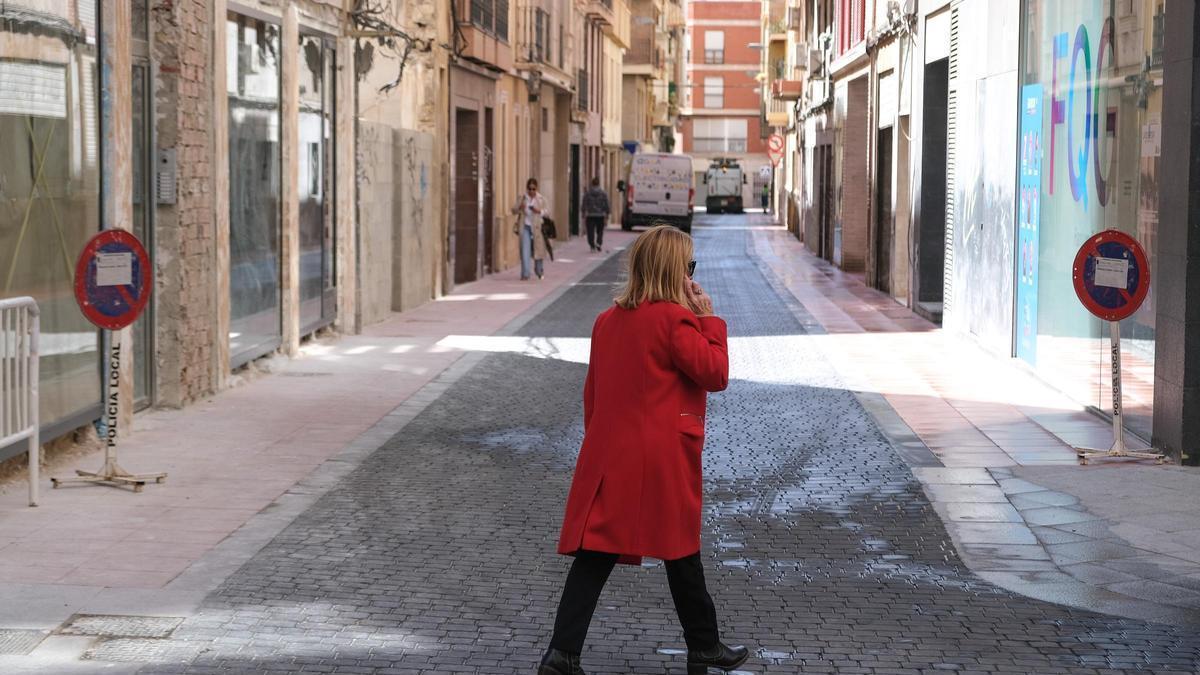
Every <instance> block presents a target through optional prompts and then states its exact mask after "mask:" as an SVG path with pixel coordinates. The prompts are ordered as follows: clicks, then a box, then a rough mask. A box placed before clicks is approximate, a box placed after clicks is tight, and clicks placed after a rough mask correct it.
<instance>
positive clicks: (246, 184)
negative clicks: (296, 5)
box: [226, 12, 282, 367]
mask: <svg viewBox="0 0 1200 675" xmlns="http://www.w3.org/2000/svg"><path fill="white" fill-rule="evenodd" d="M226 30H227V31H228V37H227V43H226V44H227V49H228V53H227V58H228V69H229V77H228V79H227V92H228V95H229V280H230V283H229V286H230V288H229V291H230V297H229V310H230V332H229V353H230V362H231V366H233V367H237V366H238V365H241V364H243V363H245V362H247V361H249V360H251V359H254V358H256V357H258V356H262V355H263V354H266V353H268V352H270V351H272V350H274V349H276V348H277V347H278V346H279V344H280V341H281V337H282V323H281V315H280V301H281V296H280V169H281V167H280V153H279V129H280V124H281V119H280V107H279V86H280V80H279V55H280V52H279V49H280V39H279V26H277V25H275V24H272V23H269V22H266V21H261V20H259V19H252V18H249V17H246V16H242V15H239V14H236V13H233V12H230V13H229V16H228V20H227V23H226Z"/></svg>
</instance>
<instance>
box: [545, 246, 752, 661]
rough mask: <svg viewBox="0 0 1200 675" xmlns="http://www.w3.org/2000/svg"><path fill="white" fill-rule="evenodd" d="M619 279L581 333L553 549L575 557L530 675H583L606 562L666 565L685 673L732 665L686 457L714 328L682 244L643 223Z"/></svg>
mask: <svg viewBox="0 0 1200 675" xmlns="http://www.w3.org/2000/svg"><path fill="white" fill-rule="evenodd" d="M628 265H629V279H628V282H627V283H626V285H625V288H624V290H623V291H622V292H621V294H620V295H619V296H618V297H617V298H616V304H615V306H613V307H611V308H609V309H608V310H607V311H605V312H604V313H602V314H601V315H600V316H599V317H598V318H597V319H596V323H595V326H594V327H593V328H592V347H591V359H590V362H589V365H588V371H587V378H586V379H585V381H584V385H583V424H584V438H583V447H582V449H581V450H580V451H579V460H578V461H577V463H576V465H575V477H574V480H573V481H572V482H571V491H570V495H569V496H568V497H567V507H566V514H565V516H564V517H563V524H562V532H561V534H560V537H559V542H558V552H559V553H562V554H565V555H571V556H574V557H575V560H574V562H573V563H572V564H571V570H570V572H568V573H567V579H566V585H565V587H564V588H563V594H562V600H561V601H560V602H559V605H558V616H557V618H556V619H555V621H554V635H553V637H552V638H551V640H550V648H549V649H548V650H547V651H546V655H545V656H544V657H543V658H542V662H541V666H540V668H539V670H538V675H583V672H584V671H583V669H582V668H581V666H580V653H581V652H582V651H583V642H584V638H585V637H586V635H587V630H588V625H589V624H590V623H591V620H592V614H593V612H594V611H595V609H596V602H597V600H599V598H600V591H601V590H602V589H603V588H604V583H605V582H606V581H607V580H608V575H609V573H611V572H612V570H613V567H614V566H615V565H616V564H617V563H626V564H631V565H637V564H640V563H641V559H642V557H643V556H645V557H651V558H658V559H660V560H663V561H664V562H665V563H666V569H667V583H668V585H669V587H670V589H671V597H672V599H673V600H674V602H675V611H676V612H677V613H678V615H679V622H680V624H682V626H683V637H684V641H685V642H686V643H687V663H688V669H687V672H688V675H704V674H705V673H707V672H708V668H709V667H714V668H719V669H722V670H725V671H729V670H732V669H734V668H737V667H738V666H740V665H741V664H742V663H744V662H745V661H746V658H747V656H748V655H749V654H748V652H747V650H746V648H745V647H728V646H726V645H725V644H723V643H722V642H721V640H720V637H719V635H718V631H717V612H716V608H715V607H714V606H713V600H712V598H711V597H710V596H709V594H708V590H707V589H706V588H705V585H704V566H703V563H702V561H701V558H700V505H701V489H702V477H701V473H700V454H701V451H702V450H703V446H704V412H705V404H706V400H707V396H708V392H710V391H711V392H716V391H721V390H722V389H724V388H725V387H726V385H727V384H728V383H729V354H728V349H727V347H726V344H725V322H724V321H723V320H721V319H720V318H718V317H717V316H716V315H714V314H713V305H712V299H711V298H709V296H708V294H707V293H705V292H704V290H703V289H702V288H700V286H699V284H697V283H695V282H694V281H692V279H691V275H692V271H693V270H694V269H695V266H696V262H695V261H694V260H692V238H691V237H690V236H688V235H687V234H685V233H683V232H681V231H680V230H678V229H676V228H674V227H671V226H668V225H660V226H656V227H653V228H651V229H649V230H647V231H646V232H644V233H643V234H642V235H641V236H639V237H638V238H637V240H636V241H635V242H634V243H633V246H632V247H630V249H629V261H628Z"/></svg>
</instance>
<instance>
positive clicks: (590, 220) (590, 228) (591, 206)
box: [583, 178, 611, 251]
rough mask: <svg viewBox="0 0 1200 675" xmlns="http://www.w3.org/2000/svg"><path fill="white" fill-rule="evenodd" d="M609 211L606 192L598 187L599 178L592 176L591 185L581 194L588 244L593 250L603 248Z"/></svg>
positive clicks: (601, 249)
mask: <svg viewBox="0 0 1200 675" xmlns="http://www.w3.org/2000/svg"><path fill="white" fill-rule="evenodd" d="M610 211H611V209H610V208H609V205H608V194H607V193H606V192H604V190H603V189H601V188H600V179H599V178H592V186H591V187H590V188H588V191H587V192H585V193H584V195H583V220H584V224H585V225H586V226H587V239H588V246H589V247H591V249H592V250H593V251H603V250H604V226H605V225H606V224H607V223H608V214H609V212H610Z"/></svg>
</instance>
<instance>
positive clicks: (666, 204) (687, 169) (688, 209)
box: [617, 153, 696, 232]
mask: <svg viewBox="0 0 1200 675" xmlns="http://www.w3.org/2000/svg"><path fill="white" fill-rule="evenodd" d="M694 180H695V179H694V178H693V177H692V158H691V157H689V156H688V155H668V154H663V153H637V154H635V155H634V156H633V158H632V159H631V160H630V163H629V176H628V179H627V180H625V181H621V182H620V183H618V185H617V187H618V189H620V190H622V191H623V192H624V193H625V208H624V210H623V211H622V213H621V229H622V230H626V231H628V230H631V229H633V228H634V226H648V225H657V224H659V223H665V224H669V225H674V226H675V227H678V228H679V229H681V230H683V231H684V232H691V231H692V210H693V208H694V207H695V204H696V189H695V184H694V183H693V181H694Z"/></svg>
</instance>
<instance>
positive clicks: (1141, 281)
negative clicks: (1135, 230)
mask: <svg viewBox="0 0 1200 675" xmlns="http://www.w3.org/2000/svg"><path fill="white" fill-rule="evenodd" d="M1106 259H1107V260H1106ZM1122 273H1123V274H1122ZM1098 276H1099V278H1098ZM1121 276H1124V279H1121V278H1120V277H1121ZM1071 278H1072V281H1074V283H1075V294H1076V295H1078V296H1079V300H1080V302H1082V303H1083V306H1084V307H1086V308H1087V310H1088V311H1089V312H1091V313H1092V314H1095V315H1096V316H1098V317H1100V318H1101V319H1104V320H1105V321H1120V320H1122V319H1127V318H1129V317H1130V316H1132V315H1133V313H1134V312H1136V311H1137V310H1138V307H1141V305H1142V301H1144V300H1145V299H1146V293H1148V292H1149V291H1150V264H1149V263H1148V262H1147V261H1146V252H1145V251H1143V250H1142V247H1141V245H1140V244H1138V243H1137V240H1136V239H1134V238H1133V237H1131V236H1129V235H1128V234H1125V233H1124V232H1121V231H1120V230H1105V231H1103V232H1101V233H1099V234H1096V235H1093V236H1091V237H1089V238H1088V240H1087V241H1085V242H1083V246H1081V247H1080V248H1079V253H1077V254H1075V264H1074V265H1073V266H1072V268H1071ZM1122 281H1123V287H1122V285H1121V284H1120V283H1117V282H1122Z"/></svg>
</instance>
